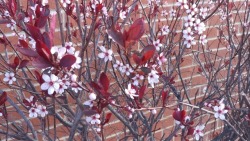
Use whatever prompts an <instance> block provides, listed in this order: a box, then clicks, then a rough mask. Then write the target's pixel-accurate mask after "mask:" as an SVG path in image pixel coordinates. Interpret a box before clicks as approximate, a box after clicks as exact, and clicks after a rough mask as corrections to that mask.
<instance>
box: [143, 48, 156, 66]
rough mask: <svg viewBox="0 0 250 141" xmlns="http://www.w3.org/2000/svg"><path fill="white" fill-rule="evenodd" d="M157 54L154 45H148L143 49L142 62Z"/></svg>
mask: <svg viewBox="0 0 250 141" xmlns="http://www.w3.org/2000/svg"><path fill="white" fill-rule="evenodd" d="M154 54H155V47H154V46H153V45H148V46H146V47H145V48H144V49H143V50H142V55H143V56H142V62H141V64H144V63H146V62H147V61H148V60H150V59H151V58H152V57H153V56H154Z"/></svg>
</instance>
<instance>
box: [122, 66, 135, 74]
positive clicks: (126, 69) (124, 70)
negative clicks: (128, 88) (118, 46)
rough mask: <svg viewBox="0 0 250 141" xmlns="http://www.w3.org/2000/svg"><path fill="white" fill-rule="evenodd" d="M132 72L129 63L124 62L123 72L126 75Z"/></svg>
mask: <svg viewBox="0 0 250 141" xmlns="http://www.w3.org/2000/svg"><path fill="white" fill-rule="evenodd" d="M132 72H133V69H132V68H131V67H130V66H129V64H126V66H123V73H126V75H127V76H129V75H130V73H132Z"/></svg>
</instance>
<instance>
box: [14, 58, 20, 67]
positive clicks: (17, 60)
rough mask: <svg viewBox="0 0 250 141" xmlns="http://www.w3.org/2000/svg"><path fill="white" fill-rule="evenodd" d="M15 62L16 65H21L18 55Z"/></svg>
mask: <svg viewBox="0 0 250 141" xmlns="http://www.w3.org/2000/svg"><path fill="white" fill-rule="evenodd" d="M14 64H15V66H16V67H17V66H18V65H19V58H18V57H17V56H16V57H15V59H14Z"/></svg>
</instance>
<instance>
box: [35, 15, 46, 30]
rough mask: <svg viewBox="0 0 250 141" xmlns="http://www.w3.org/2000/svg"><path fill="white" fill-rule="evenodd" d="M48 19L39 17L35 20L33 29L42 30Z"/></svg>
mask: <svg viewBox="0 0 250 141" xmlns="http://www.w3.org/2000/svg"><path fill="white" fill-rule="evenodd" d="M47 20H48V17H47V16H40V17H39V18H37V19H36V20H35V27H38V28H43V27H44V26H45V24H46V23H47Z"/></svg>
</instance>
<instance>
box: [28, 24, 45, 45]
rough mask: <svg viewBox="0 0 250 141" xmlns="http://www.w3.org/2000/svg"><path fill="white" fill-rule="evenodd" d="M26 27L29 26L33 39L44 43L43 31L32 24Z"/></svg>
mask: <svg viewBox="0 0 250 141" xmlns="http://www.w3.org/2000/svg"><path fill="white" fill-rule="evenodd" d="M26 26H27V28H28V30H29V32H30V34H31V37H32V38H33V39H34V40H36V41H37V40H41V41H43V35H42V33H41V31H40V29H39V28H37V27H35V26H33V25H31V24H26Z"/></svg>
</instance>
